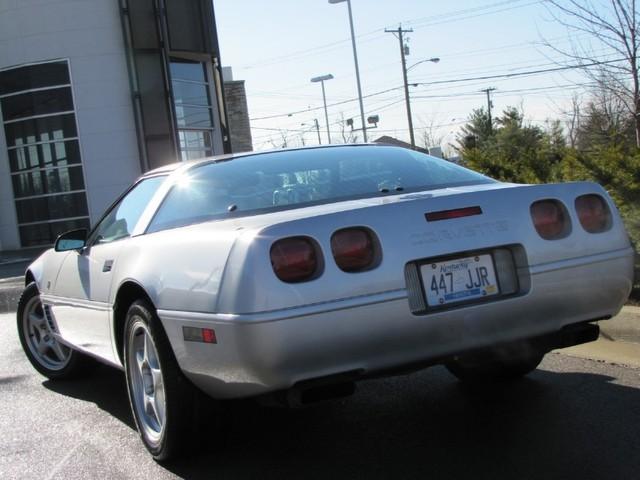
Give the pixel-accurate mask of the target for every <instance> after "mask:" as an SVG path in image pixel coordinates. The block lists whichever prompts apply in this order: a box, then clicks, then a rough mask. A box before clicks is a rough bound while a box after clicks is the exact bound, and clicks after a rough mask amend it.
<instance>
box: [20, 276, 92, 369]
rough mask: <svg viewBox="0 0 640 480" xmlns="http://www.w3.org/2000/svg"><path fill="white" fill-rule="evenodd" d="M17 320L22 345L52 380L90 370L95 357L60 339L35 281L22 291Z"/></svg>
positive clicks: (36, 365)
mask: <svg viewBox="0 0 640 480" xmlns="http://www.w3.org/2000/svg"><path fill="white" fill-rule="evenodd" d="M17 320H18V337H19V338H20V343H21V344H22V349H23V350H24V353H25V354H26V355H27V358H28V359H29V361H30V362H31V365H33V367H34V368H35V369H36V370H37V371H38V372H40V373H41V374H42V375H44V376H45V377H47V378H50V379H51V380H66V379H70V378H75V377H77V376H79V375H81V374H83V373H85V372H86V371H87V369H88V367H89V366H90V364H91V363H92V360H91V359H90V358H88V357H87V356H85V355H83V354H81V353H80V352H77V351H75V350H73V349H72V348H69V347H68V346H66V345H64V344H63V343H62V342H60V341H59V340H58V337H57V332H56V330H55V326H54V324H53V322H52V319H51V318H47V316H46V315H45V311H44V307H43V305H42V302H41V301H40V292H39V291H38V286H37V285H36V284H35V282H31V283H30V284H29V285H27V287H26V288H25V289H24V292H22V296H21V297H20V300H19V302H18V312H17Z"/></svg>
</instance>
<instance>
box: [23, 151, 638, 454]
mask: <svg viewBox="0 0 640 480" xmlns="http://www.w3.org/2000/svg"><path fill="white" fill-rule="evenodd" d="M632 258H633V250H632V248H631V246H630V243H629V239H628V237H627V234H626V232H625V229H624V227H623V224H622V222H621V220H620V217H619V215H618V213H617V210H616V207H615V206H614V204H613V202H612V201H611V199H610V198H609V196H608V195H607V193H606V192H605V191H604V190H603V189H602V188H601V187H600V186H599V185H597V184H594V183H588V182H584V183H582V182H581V183H571V184H562V185H514V184H506V183H501V182H497V181H495V180H492V179H490V178H488V177H485V176H482V175H480V174H478V173H475V172H472V171H470V170H467V169H465V168H462V167H459V166H457V165H455V164H452V163H449V162H447V161H444V160H440V159H436V158H433V157H429V156H426V155H422V154H420V153H417V152H414V151H410V150H405V149H400V148H395V147H388V146H374V145H351V146H330V147H320V148H306V149H297V150H283V151H278V152H265V153H254V154H248V155H240V156H228V157H219V158H210V159H205V160H202V161H197V162H190V163H181V164H175V165H171V166H167V167H165V168H161V169H158V170H154V171H152V172H149V173H147V174H146V175H144V176H143V177H142V178H140V179H139V180H138V181H137V182H136V183H135V184H134V185H133V186H132V187H131V188H130V189H129V190H128V191H127V192H126V193H125V194H124V195H123V196H122V197H121V198H120V199H119V200H118V201H116V202H115V203H114V204H113V206H111V207H110V208H109V210H108V211H107V213H106V214H105V215H104V217H103V218H102V219H101V220H100V221H99V222H98V223H97V224H96V226H95V227H94V228H93V230H91V231H90V232H87V231H85V230H76V231H72V232H68V233H65V234H63V235H61V236H60V237H59V238H58V240H57V241H56V244H55V248H53V249H51V250H49V251H47V252H45V253H44V254H43V255H42V256H41V257H40V258H38V259H37V260H36V261H35V262H34V263H33V264H32V265H31V266H30V267H29V268H28V270H27V272H26V289H25V291H24V294H23V296H22V299H21V301H20V304H19V309H18V331H19V334H20V339H21V342H22V345H23V347H24V350H25V352H26V355H27V357H28V358H29V360H30V361H31V363H32V364H33V366H34V367H35V368H36V369H37V370H38V371H39V372H41V373H42V374H44V375H46V376H47V377H49V378H51V379H63V378H69V377H71V376H75V375H77V374H79V373H81V372H82V371H84V370H86V368H87V365H89V364H90V363H91V361H90V359H89V358H88V357H94V358H96V359H98V360H100V361H102V362H106V363H108V364H111V365H113V366H116V367H118V368H121V369H124V371H125V374H126V381H127V386H128V392H129V398H130V403H131V408H132V412H133V416H134V418H135V421H136V424H137V426H138V429H139V431H140V435H141V438H142V440H143V442H144V444H145V446H146V447H147V448H148V450H149V451H150V452H151V454H152V455H153V456H154V457H155V458H157V459H160V460H162V459H167V458H169V457H170V456H172V455H173V454H175V453H176V451H177V450H178V449H179V448H180V447H181V445H183V439H184V437H185V436H186V435H188V432H189V426H190V425H191V424H192V423H193V415H194V412H196V411H197V410H198V409H197V408H194V405H195V404H196V402H197V401H198V398H199V394H200V392H204V393H206V394H208V395H209V396H210V397H213V398H214V399H231V398H241V397H263V398H267V397H268V398H272V399H279V400H282V401H285V402H287V403H289V404H304V403H307V402H311V401H314V400H317V399H322V398H327V397H331V396H335V395H344V394H347V393H350V392H351V391H352V390H353V385H354V382H355V381H357V380H359V379H363V378H367V377H372V376H379V375H392V374H397V373H402V372H407V371H411V370H415V369H418V368H423V367H426V366H430V365H435V364H444V365H446V366H447V367H448V368H449V370H450V371H451V372H452V373H454V374H455V375H456V376H457V377H459V378H460V379H462V380H465V381H475V382H483V381H487V382H488V381H498V380H509V379H513V378H515V377H518V376H522V375H524V374H526V373H528V372H529V371H531V370H533V369H535V368H536V367H537V365H538V363H539V362H540V361H541V360H542V357H543V356H544V354H545V353H547V352H548V351H550V350H552V349H554V348H560V347H565V346H569V345H575V344H578V343H584V342H588V341H592V340H595V339H596V338H597V337H598V327H597V325H594V324H593V323H590V322H593V321H595V320H600V319H607V318H610V317H611V316H613V315H615V314H616V313H617V312H618V311H619V310H620V308H621V307H622V305H623V303H624V302H625V300H626V298H627V296H628V294H629V292H630V289H631V284H632V277H633V273H632Z"/></svg>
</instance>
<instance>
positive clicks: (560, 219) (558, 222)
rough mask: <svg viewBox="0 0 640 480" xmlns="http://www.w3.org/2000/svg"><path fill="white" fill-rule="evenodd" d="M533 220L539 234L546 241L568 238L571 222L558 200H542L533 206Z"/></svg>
mask: <svg viewBox="0 0 640 480" xmlns="http://www.w3.org/2000/svg"><path fill="white" fill-rule="evenodd" d="M530 210H531V219H532V220H533V225H534V227H536V231H537V232H538V234H539V235H540V236H541V237H542V238H544V239H545V240H556V239H558V238H563V237H566V236H567V234H568V232H569V223H568V222H569V220H568V217H567V215H565V209H564V207H563V206H562V204H561V203H560V202H559V201H557V200H540V201H537V202H534V203H533V204H531V208H530Z"/></svg>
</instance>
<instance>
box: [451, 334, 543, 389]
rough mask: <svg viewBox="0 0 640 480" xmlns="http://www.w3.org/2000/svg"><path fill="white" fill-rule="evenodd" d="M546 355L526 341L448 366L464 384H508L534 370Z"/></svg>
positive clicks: (460, 357) (462, 358) (469, 357)
mask: <svg viewBox="0 0 640 480" xmlns="http://www.w3.org/2000/svg"><path fill="white" fill-rule="evenodd" d="M544 355H545V352H543V351H540V350H538V349H536V348H533V347H531V345H530V344H529V343H527V342H526V341H523V342H514V343H511V344H508V345H502V346H500V347H496V348H492V349H489V350H485V351H483V352H479V353H474V354H470V355H463V356H459V357H455V358H454V359H452V360H451V361H449V362H448V363H446V365H445V366H446V367H447V369H448V370H449V371H450V372H451V373H452V374H454V375H455V376H456V377H458V379H460V380H462V381H463V382H467V383H481V382H508V381H513V380H516V379H518V378H521V377H523V376H525V375H527V374H528V373H530V372H532V371H533V370H535V369H536V368H537V367H538V365H539V364H540V362H541V361H542V359H543V358H544Z"/></svg>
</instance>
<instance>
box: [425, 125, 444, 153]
mask: <svg viewBox="0 0 640 480" xmlns="http://www.w3.org/2000/svg"><path fill="white" fill-rule="evenodd" d="M420 120H422V119H420ZM421 123H423V124H424V127H422V132H421V134H420V137H421V140H422V145H423V146H424V148H426V149H427V150H429V149H430V148H431V147H440V146H442V142H443V140H444V137H445V136H446V135H444V134H442V132H441V131H438V126H437V125H436V123H435V119H434V118H431V119H430V120H429V122H424V121H422V122H421Z"/></svg>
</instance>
